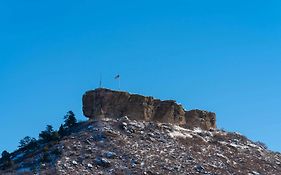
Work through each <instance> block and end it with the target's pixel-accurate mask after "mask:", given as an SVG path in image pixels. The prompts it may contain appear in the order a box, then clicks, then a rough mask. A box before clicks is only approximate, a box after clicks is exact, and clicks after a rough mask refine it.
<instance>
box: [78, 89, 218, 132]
mask: <svg viewBox="0 0 281 175" xmlns="http://www.w3.org/2000/svg"><path fill="white" fill-rule="evenodd" d="M83 113H84V115H85V116H86V117H88V118H90V119H102V118H113V119H117V118H120V117H123V116H128V118H130V119H131V120H144V121H157V122H162V123H172V124H178V125H180V126H184V127H187V128H194V127H199V128H202V129H205V130H209V129H212V128H216V115H215V113H211V112H207V111H201V110H192V111H185V110H184V108H183V107H182V106H181V105H179V104H177V103H176V102H175V101H172V100H166V101H161V100H159V99H154V98H153V97H145V96H142V95H137V94H129V93H127V92H121V91H113V90H109V89H103V88H99V89H96V90H92V91H88V92H86V93H85V94H84V95H83Z"/></svg>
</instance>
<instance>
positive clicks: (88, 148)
mask: <svg viewBox="0 0 281 175" xmlns="http://www.w3.org/2000/svg"><path fill="white" fill-rule="evenodd" d="M102 91H103V90H102ZM95 92H96V91H95ZM103 92H104V91H103ZM107 92H110V94H111V95H110V97H112V92H113V91H107ZM113 94H115V92H114V93H113ZM113 96H114V95H113ZM103 97H107V98H106V99H107V100H106V101H107V104H105V103H95V105H97V106H100V109H98V110H97V111H103V114H105V116H103V117H100V116H99V117H98V118H97V119H95V117H94V116H93V118H91V119H90V120H88V121H85V122H80V123H77V124H75V125H73V126H72V127H71V128H69V129H67V132H66V134H64V135H63V136H61V137H59V138H58V139H56V140H50V141H49V142H43V141H41V140H38V141H37V146H36V149H29V148H21V149H19V150H17V151H15V152H14V153H12V154H11V155H10V156H11V160H12V161H13V165H12V166H11V167H10V168H7V169H5V170H0V174H34V173H35V174H65V175H66V174H73V175H76V174H77V175H78V174H79V175H80V174H85V175H87V174H105V175H110V174H116V175H131V174H136V175H138V174H144V175H146V174H147V175H154V174H155V175H157V174H163V175H168V174H175V175H178V174H180V175H181V174H182V175H185V174H208V175H225V174H238V175H239V174H241V175H259V174H264V175H266V174H268V175H278V174H280V172H281V154H280V153H276V152H272V151H270V150H268V149H266V148H265V146H264V145H262V144H260V143H255V142H253V141H251V140H249V139H247V138H246V137H245V136H242V135H240V134H238V133H231V132H226V131H223V130H219V129H217V128H209V129H206V128H205V127H204V126H207V125H204V124H202V123H204V122H210V121H211V120H205V119H204V117H207V116H212V117H213V116H214V115H207V113H208V112H202V111H201V112H200V110H192V111H193V112H189V111H184V113H177V112H174V111H177V110H179V108H177V107H175V103H174V102H173V103H172V105H174V107H172V108H169V107H168V109H169V110H165V111H166V112H165V113H162V114H163V115H165V116H166V117H167V118H166V119H168V118H169V117H172V118H178V117H177V116H178V115H183V116H185V117H184V119H185V121H186V122H184V123H182V122H180V123H177V122H171V123H169V122H159V121H155V120H152V119H151V118H150V117H151V116H156V115H157V114H155V113H153V112H152V113H151V114H148V113H146V114H147V118H149V120H148V119H147V120H146V119H144V120H141V119H139V118H134V119H132V118H131V115H132V114H133V113H134V114H139V113H138V112H136V110H135V109H127V110H122V113H127V114H130V115H128V117H127V116H123V117H121V116H119V115H114V116H115V117H106V114H107V113H108V111H110V110H113V108H111V107H112V106H114V105H115V102H114V100H111V99H108V96H107V95H105V96H104V95H102V96H100V95H99V98H100V99H101V98H102V99H104V98H103ZM84 98H85V96H84ZM114 98H115V97H114ZM133 98H134V97H133ZM117 99H122V97H120V95H119V98H117ZM128 99H130V96H129V98H128ZM142 99H145V98H143V97H140V98H138V102H141V104H143V105H144V106H147V103H146V104H145V103H143V101H142ZM93 100H95V102H96V99H93ZM129 101H130V100H129ZM157 101H158V100H157ZM91 102H92V101H91ZM100 102H101V101H100ZM116 103H120V101H118V100H117V101H116ZM123 103H125V101H124V102H123ZM157 103H158V104H160V103H161V102H159V101H158V102H157ZM164 103H165V104H166V102H164ZM100 104H102V105H100ZM132 104H134V105H139V104H140V103H134V102H132V103H130V104H129V103H128V104H127V105H131V106H134V105H132ZM151 104H155V103H153V100H152V101H151ZM127 105H123V106H125V107H126V106H127ZM84 106H85V104H84ZM89 106H90V105H89ZM109 106H110V108H109ZM160 106H161V105H160ZM155 108H157V106H156V107H155ZM101 109H102V110H101ZM139 109H141V108H139ZM132 111H134V112H132ZM137 111H139V110H137ZM141 111H142V110H141ZM171 111H173V112H171ZM194 111H195V112H194ZM115 112H116V111H115ZM152 114H153V115H152ZM168 114H169V115H168ZM175 114H177V115H175ZM191 114H192V115H191ZM203 114H204V115H203ZM140 117H142V116H140ZM188 117H191V118H194V119H193V120H190V121H193V122H191V124H190V123H189V122H188V121H189V118H188ZM152 118H153V117H152ZM196 118H199V119H196ZM175 121H178V120H175ZM198 121H201V124H199V125H198ZM193 124H195V125H194V126H193ZM198 126H199V127H198ZM200 126H203V127H200ZM208 126H210V125H208ZM2 164H3V162H2ZM0 166H1V163H0Z"/></svg>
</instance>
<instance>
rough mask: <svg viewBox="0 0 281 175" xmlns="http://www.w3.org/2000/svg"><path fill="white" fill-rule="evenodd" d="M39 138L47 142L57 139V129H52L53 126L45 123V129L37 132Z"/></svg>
mask: <svg viewBox="0 0 281 175" xmlns="http://www.w3.org/2000/svg"><path fill="white" fill-rule="evenodd" d="M39 138H40V139H41V140H43V141H46V142H49V141H54V140H58V139H59V134H58V132H57V131H54V130H53V126H51V125H47V127H46V130H45V131H42V132H41V133H40V134H39Z"/></svg>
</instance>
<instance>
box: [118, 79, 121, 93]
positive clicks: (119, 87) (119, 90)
mask: <svg viewBox="0 0 281 175" xmlns="http://www.w3.org/2000/svg"><path fill="white" fill-rule="evenodd" d="M118 81H119V91H120V84H121V83H120V81H121V78H120V77H119V78H118Z"/></svg>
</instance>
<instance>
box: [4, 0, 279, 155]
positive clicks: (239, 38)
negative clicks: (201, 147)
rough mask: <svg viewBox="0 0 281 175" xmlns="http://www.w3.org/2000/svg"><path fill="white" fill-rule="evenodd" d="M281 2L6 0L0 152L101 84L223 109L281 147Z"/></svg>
mask: <svg viewBox="0 0 281 175" xmlns="http://www.w3.org/2000/svg"><path fill="white" fill-rule="evenodd" d="M280 21H281V2H280V1H279V0H276V1H274V0H267V1H261V0H249V1H245V0H235V1H225V0H214V1H209V0H196V1H195V0H174V1H163V0H161V1H160V0H159V1H158V0H155V1H151V0H149V1H148V0H141V1H132V0H130V1H129V0H128V1H116V0H112V1H109V0H102V1H97V0H79V1H72V0H67V1H66V0H65V1H64V0H60V1H57V0H56V1H55V0H48V1H38V0H28V1H19V0H9V1H0V25H1V26H0V81H1V84H0V85H1V86H0V125H1V126H0V150H4V149H7V150H9V151H12V150H14V149H15V148H16V147H17V146H18V141H19V140H20V139H21V138H23V137H24V136H27V135H28V136H33V137H37V136H38V133H39V132H40V131H41V130H44V128H45V126H46V125H47V124H52V125H53V126H54V127H58V126H59V124H60V123H62V122H63V116H64V114H65V113H66V112H67V111H68V110H73V111H74V112H75V113H76V114H77V116H78V118H79V119H80V120H85V119H86V118H84V117H83V115H82V110H81V108H82V106H81V97H82V94H83V93H84V92H85V91H86V90H89V89H93V88H96V87H97V86H98V83H99V76H100V73H102V74H103V82H104V86H106V87H108V88H113V89H116V88H117V86H118V84H117V82H116V81H114V79H113V78H114V76H115V75H116V74H117V73H119V74H120V75H121V78H122V79H121V88H122V90H126V91H129V92H133V93H140V94H144V95H151V96H155V97H157V98H160V99H175V100H177V101H178V102H179V103H182V104H183V105H184V106H185V107H186V109H194V108H199V109H205V110H210V111H214V112H216V113H217V122H218V127H219V128H225V129H226V130H229V131H238V132H240V133H242V134H245V135H246V136H247V137H249V138H251V139H253V140H254V141H257V140H260V141H262V142H265V143H266V144H267V145H268V146H269V148H270V149H272V150H275V151H281V140H280V136H281V130H280V128H281V107H280V105H281V91H280V90H281V76H280V75H281V48H280V47H281V32H280V31H281V22H280Z"/></svg>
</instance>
